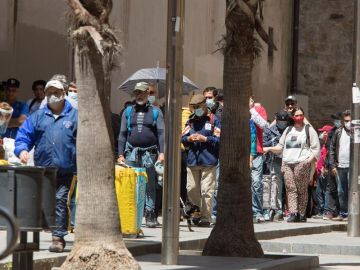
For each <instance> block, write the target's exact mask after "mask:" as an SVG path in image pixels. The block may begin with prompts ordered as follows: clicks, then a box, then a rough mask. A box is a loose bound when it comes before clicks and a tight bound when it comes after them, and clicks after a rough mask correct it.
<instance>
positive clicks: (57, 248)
mask: <svg viewBox="0 0 360 270" xmlns="http://www.w3.org/2000/svg"><path fill="white" fill-rule="evenodd" d="M65 246H66V242H65V240H64V238H61V237H58V236H53V237H52V244H51V246H50V247H49V251H50V252H56V253H61V252H64V248H65Z"/></svg>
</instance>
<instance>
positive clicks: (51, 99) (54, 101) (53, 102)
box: [47, 95, 64, 105]
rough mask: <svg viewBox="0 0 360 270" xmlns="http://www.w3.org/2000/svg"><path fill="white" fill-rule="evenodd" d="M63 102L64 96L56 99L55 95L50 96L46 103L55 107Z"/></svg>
mask: <svg viewBox="0 0 360 270" xmlns="http://www.w3.org/2000/svg"><path fill="white" fill-rule="evenodd" d="M63 100H64V96H60V97H57V96H55V95H51V96H50V97H48V100H47V103H48V104H49V105H56V104H58V103H60V102H61V101H63Z"/></svg>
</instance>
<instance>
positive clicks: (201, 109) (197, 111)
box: [194, 108, 204, 117]
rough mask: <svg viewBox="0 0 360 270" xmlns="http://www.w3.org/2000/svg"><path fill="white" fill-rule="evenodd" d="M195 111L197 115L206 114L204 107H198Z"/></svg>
mask: <svg viewBox="0 0 360 270" xmlns="http://www.w3.org/2000/svg"><path fill="white" fill-rule="evenodd" d="M194 113H195V115H196V116H198V117H201V116H203V115H204V109H203V108H197V109H195V111H194Z"/></svg>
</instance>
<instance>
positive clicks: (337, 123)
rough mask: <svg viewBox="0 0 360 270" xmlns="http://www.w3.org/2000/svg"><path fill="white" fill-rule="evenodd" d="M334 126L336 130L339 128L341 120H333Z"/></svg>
mask: <svg viewBox="0 0 360 270" xmlns="http://www.w3.org/2000/svg"><path fill="white" fill-rule="evenodd" d="M334 126H335V127H337V128H339V127H341V120H334Z"/></svg>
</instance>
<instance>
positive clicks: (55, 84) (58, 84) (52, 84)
mask: <svg viewBox="0 0 360 270" xmlns="http://www.w3.org/2000/svg"><path fill="white" fill-rule="evenodd" d="M50 87H55V88H57V89H61V90H63V91H64V90H65V89H64V84H62V83H61V82H60V81H58V80H50V81H48V82H47V84H46V86H45V92H46V90H47V89H49V88H50Z"/></svg>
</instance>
